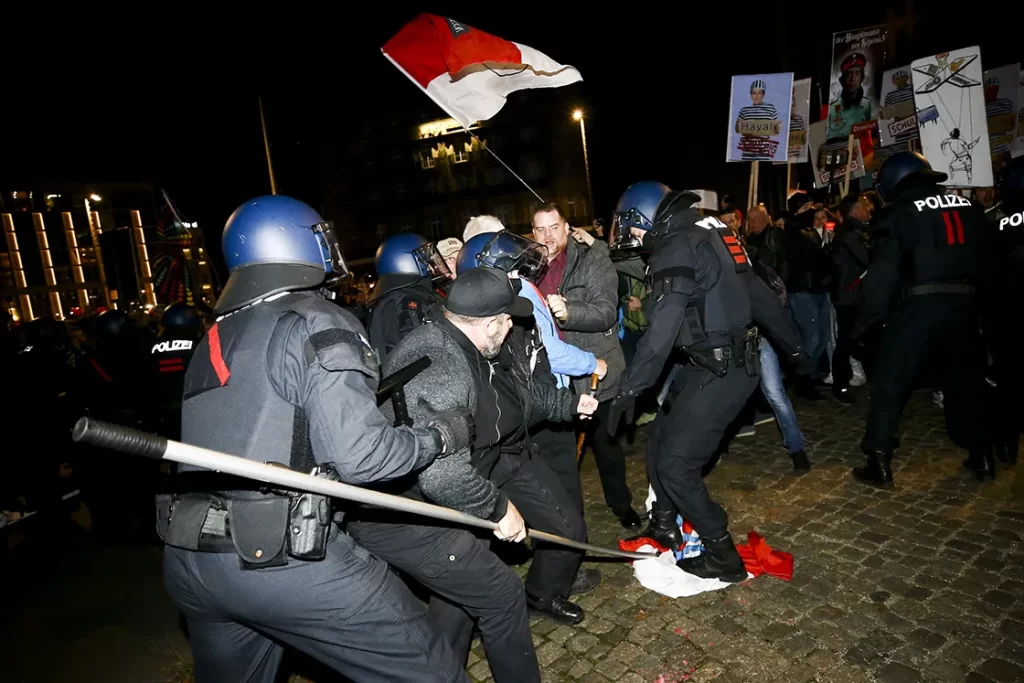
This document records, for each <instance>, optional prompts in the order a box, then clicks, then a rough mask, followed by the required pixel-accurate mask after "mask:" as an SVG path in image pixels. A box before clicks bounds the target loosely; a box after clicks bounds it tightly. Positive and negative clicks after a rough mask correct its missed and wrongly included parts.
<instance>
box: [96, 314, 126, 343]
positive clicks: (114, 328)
mask: <svg viewBox="0 0 1024 683" xmlns="http://www.w3.org/2000/svg"><path fill="white" fill-rule="evenodd" d="M134 328H135V323H133V322H132V319H131V318H130V317H129V316H128V314H127V313H125V312H124V311H118V310H114V309H110V308H108V309H107V310H105V311H103V312H102V313H100V315H99V316H98V317H97V318H96V323H95V324H94V326H93V329H92V332H93V334H94V335H95V336H96V337H98V338H101V339H105V338H110V337H120V336H122V335H126V334H130V333H131V332H133V331H134Z"/></svg>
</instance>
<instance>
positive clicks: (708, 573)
mask: <svg viewBox="0 0 1024 683" xmlns="http://www.w3.org/2000/svg"><path fill="white" fill-rule="evenodd" d="M701 541H702V542H703V543H704V552H702V553H701V554H700V555H698V556H697V557H688V558H686V559H683V560H679V561H678V562H676V566H677V567H679V568H680V569H682V570H683V571H684V572H686V573H687V574H693V575H694V576H699V577H700V578H702V579H718V580H719V581H725V582H726V583H739V582H740V581H745V580H746V578H747V568H746V567H745V566H744V564H743V558H742V557H740V554H739V551H737V550H736V544H735V543H733V542H732V536H730V535H729V534H728V533H726V534H725V536H722V537H721V538H714V539H712V538H702V539H701Z"/></svg>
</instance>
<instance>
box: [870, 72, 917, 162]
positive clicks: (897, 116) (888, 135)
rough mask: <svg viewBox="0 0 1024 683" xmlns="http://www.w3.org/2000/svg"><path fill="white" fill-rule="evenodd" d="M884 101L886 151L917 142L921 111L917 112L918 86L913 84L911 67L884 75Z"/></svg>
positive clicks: (881, 122)
mask: <svg viewBox="0 0 1024 683" xmlns="http://www.w3.org/2000/svg"><path fill="white" fill-rule="evenodd" d="M881 100H882V108H881V111H880V114H879V118H878V134H879V136H880V137H881V142H882V147H888V146H889V145H895V144H897V143H905V142H907V141H909V140H916V139H917V137H918V134H917V110H916V109H915V108H914V86H913V84H912V83H911V80H910V65H909V64H908V65H907V66H904V67H900V68H899V69H890V70H888V71H886V72H885V73H884V74H882V95H881ZM905 150H906V146H904V151H905Z"/></svg>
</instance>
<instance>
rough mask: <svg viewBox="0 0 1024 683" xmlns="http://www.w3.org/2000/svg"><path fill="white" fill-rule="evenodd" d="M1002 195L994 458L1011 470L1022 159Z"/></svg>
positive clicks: (1023, 219)
mask: <svg viewBox="0 0 1024 683" xmlns="http://www.w3.org/2000/svg"><path fill="white" fill-rule="evenodd" d="M1000 195H1001V196H1002V215H1001V216H1000V217H999V220H998V221H997V222H996V225H997V227H998V233H997V234H996V241H997V244H998V249H997V253H998V254H999V256H1000V258H1001V260H1002V263H1001V267H1000V268H999V269H998V272H999V273H1000V274H1001V275H1002V278H1001V281H1000V282H999V287H998V290H997V291H998V296H1000V297H1001V301H1000V306H999V309H1000V310H999V312H998V316H997V322H996V324H995V325H993V330H992V332H993V334H992V337H993V339H992V344H991V348H992V356H993V359H994V360H995V370H996V388H997V394H998V396H999V404H998V405H999V409H998V412H999V416H998V418H997V419H999V424H998V425H997V431H996V441H995V447H996V456H997V457H998V458H999V459H1000V460H1001V461H1003V462H1005V463H1007V464H1010V465H1012V464H1015V463H1016V462H1017V453H1018V451H1019V450H1020V433H1021V426H1022V420H1024V364H1022V363H1021V361H1020V357H1019V355H1020V354H1019V352H1018V353H1014V351H1015V349H1014V344H1015V343H1016V342H1017V341H1018V340H1020V338H1021V333H1022V329H1024V325H1022V324H1021V303H1020V300H1021V293H1022V292H1024V157H1017V158H1016V159H1014V160H1013V161H1012V162H1010V164H1009V165H1008V166H1007V167H1006V169H1005V171H1004V175H1003V181H1002V183H1001V185H1000Z"/></svg>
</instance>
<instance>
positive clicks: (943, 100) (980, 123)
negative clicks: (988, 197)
mask: <svg viewBox="0 0 1024 683" xmlns="http://www.w3.org/2000/svg"><path fill="white" fill-rule="evenodd" d="M910 67H911V70H912V71H913V73H912V74H911V77H912V79H913V84H914V106H916V107H917V128H918V133H919V134H920V136H921V152H922V153H923V154H924V155H925V156H926V157H928V161H930V162H931V164H932V167H933V168H934V169H935V170H937V171H942V172H943V173H946V174H948V175H949V179H948V180H946V181H945V183H943V184H944V185H947V186H949V187H992V182H993V178H992V154H991V152H990V151H989V143H988V123H987V117H986V115H985V94H984V92H983V91H982V68H981V48H979V47H966V48H963V49H960V50H954V51H952V52H941V53H939V54H937V55H933V56H931V57H923V58H921V59H917V60H914V62H913V63H911V65H910Z"/></svg>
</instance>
